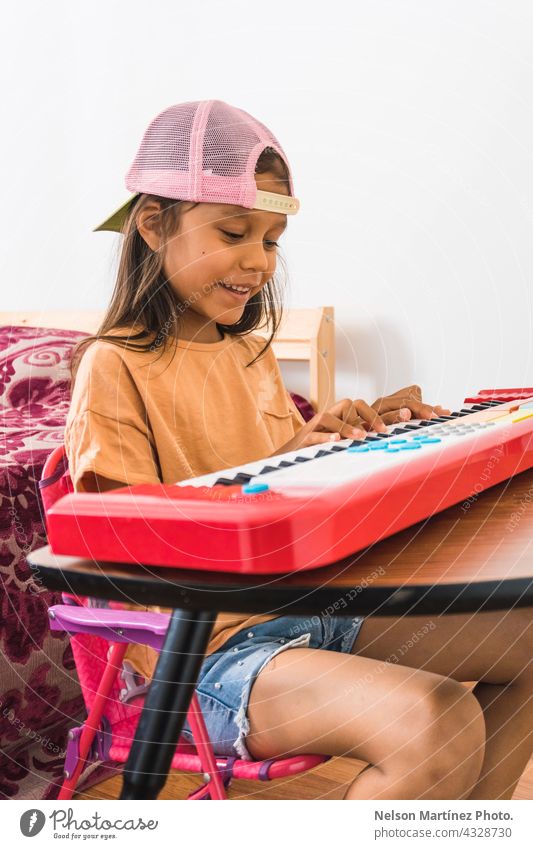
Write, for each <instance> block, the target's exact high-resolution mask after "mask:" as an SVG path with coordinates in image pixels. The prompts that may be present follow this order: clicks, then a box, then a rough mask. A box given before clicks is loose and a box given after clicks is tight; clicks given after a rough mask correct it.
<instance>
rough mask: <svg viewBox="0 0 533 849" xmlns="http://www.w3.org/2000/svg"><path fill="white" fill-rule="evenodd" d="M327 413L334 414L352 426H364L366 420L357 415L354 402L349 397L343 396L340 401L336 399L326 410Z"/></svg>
mask: <svg viewBox="0 0 533 849" xmlns="http://www.w3.org/2000/svg"><path fill="white" fill-rule="evenodd" d="M326 412H327V413H330V414H331V415H333V416H335V417H336V418H338V419H341V421H343V422H346V424H349V425H351V426H352V427H359V428H365V426H366V424H367V423H366V422H365V421H363V419H362V418H361V416H359V415H358V413H357V409H356V406H355V402H354V401H352V399H351V398H344V399H343V400H342V401H337V403H336V404H334V405H333V406H332V407H330V408H329V409H328V410H326Z"/></svg>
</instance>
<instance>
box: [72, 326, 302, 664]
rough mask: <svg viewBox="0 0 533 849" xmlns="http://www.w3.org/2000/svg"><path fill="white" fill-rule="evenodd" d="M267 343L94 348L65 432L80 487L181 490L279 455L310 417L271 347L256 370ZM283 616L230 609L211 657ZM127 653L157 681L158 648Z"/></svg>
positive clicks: (217, 629) (236, 340)
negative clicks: (98, 480) (177, 486)
mask: <svg viewBox="0 0 533 849" xmlns="http://www.w3.org/2000/svg"><path fill="white" fill-rule="evenodd" d="M135 329H136V328H132V329H130V332H132V331H133V330H135ZM114 335H117V336H127V335H128V330H125V329H120V330H116V331H114ZM264 344H265V341H264V340H263V339H262V338H261V337H259V336H255V335H253V334H248V335H247V336H231V335H229V334H226V335H225V336H224V338H223V339H222V340H221V341H220V342H214V343H210V344H206V343H199V342H188V341H186V340H178V341H177V346H176V347H174V344H173V343H172V344H171V343H168V344H167V345H166V346H165V347H164V349H163V353H161V349H157V350H154V351H147V352H137V351H131V350H127V349H125V348H123V347H121V346H119V345H116V344H114V343H112V342H104V341H102V340H98V341H96V342H94V343H92V344H91V345H90V346H89V347H88V348H87V349H86V351H85V353H84V355H83V357H82V359H81V362H80V364H79V367H78V371H77V374H76V380H75V383H74V387H73V392H72V401H71V406H70V410H69V414H68V417H67V423H66V430H65V447H66V451H67V455H68V461H69V470H70V474H71V477H72V481H73V484H74V488H75V490H76V491H78V492H80V491H82V490H83V482H82V477H83V475H84V474H85V473H86V472H95V473H96V474H99V475H102V476H104V477H106V478H110V479H111V480H117V481H123V482H124V483H127V484H138V483H157V482H159V481H162V482H163V483H167V484H172V483H175V482H176V481H181V480H185V479H188V478H192V477H197V476H199V475H204V474H208V473H210V472H216V471H219V470H223V469H227V468H230V467H232V466H239V465H244V464H245V463H249V462H252V461H254V460H259V459H261V458H263V457H269V456H271V455H272V454H273V453H274V451H276V450H277V449H279V448H280V447H281V446H282V445H284V444H285V443H286V442H288V441H289V440H290V439H292V437H293V436H294V435H295V434H296V433H297V431H298V430H299V429H300V428H301V427H302V425H303V424H304V420H303V418H302V416H301V415H300V413H299V412H298V410H297V408H296V406H295V405H294V403H293V401H292V399H291V397H290V395H289V393H288V391H287V389H286V388H285V386H284V384H283V379H282V377H281V372H280V369H279V365H278V362H277V360H276V358H275V356H274V352H273V351H272V348H271V347H269V348H268V349H267V351H266V352H265V353H264V354H263V355H262V356H261V357H259V359H258V360H257V361H256V362H255V363H254V364H253V365H252V366H250V367H249V368H246V364H247V363H249V362H250V361H251V360H252V359H253V358H254V357H255V356H256V354H257V353H259V351H260V350H261V349H262V347H263V346H264ZM127 606H128V607H129V608H130V609H137V610H141V609H142V610H147V609H149V610H156V611H157V610H158V611H165V612H170V609H169V608H162V607H150V608H146V607H141V606H139V605H133V604H128V605H127ZM274 618H275V616H273V615H269V614H264V615H254V616H251V615H249V614H246V613H242V614H234V613H231V614H230V613H220V614H219V615H218V616H217V619H216V622H215V625H214V628H213V633H212V635H211V639H210V641H209V645H208V649H207V653H208V654H211V653H212V652H214V651H216V650H217V649H219V648H220V647H221V645H222V644H223V643H224V642H225V641H226V640H228V639H229V638H230V637H231V636H232V635H233V634H235V633H236V632H237V631H240V630H241V629H242V628H250V627H252V626H253V625H257V624H259V623H260V622H267V621H268V620H269V619H274ZM126 657H127V658H128V659H129V660H130V662H131V663H132V664H133V665H134V666H135V667H136V669H137V670H138V671H139V672H140V673H141V674H142V675H143V676H144V677H145V678H149V677H151V676H152V673H153V669H154V667H155V664H156V661H157V652H156V651H155V650H154V649H151V648H149V647H147V646H139V645H131V646H129V647H128V650H127V652H126Z"/></svg>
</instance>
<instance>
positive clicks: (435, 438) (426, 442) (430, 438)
mask: <svg viewBox="0 0 533 849" xmlns="http://www.w3.org/2000/svg"><path fill="white" fill-rule="evenodd" d="M431 442H442V440H441V439H440V438H439V437H438V436H426V438H425V439H424V441H423V442H422V445H429V444H430V443H431Z"/></svg>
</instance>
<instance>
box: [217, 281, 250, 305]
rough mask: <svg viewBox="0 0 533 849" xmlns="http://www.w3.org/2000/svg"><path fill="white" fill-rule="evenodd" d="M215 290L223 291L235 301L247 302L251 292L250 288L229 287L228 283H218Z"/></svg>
mask: <svg viewBox="0 0 533 849" xmlns="http://www.w3.org/2000/svg"><path fill="white" fill-rule="evenodd" d="M215 288H216V289H223V290H224V291H226V292H227V293H228V295H231V296H232V297H233V298H234V299H235V300H237V301H241V302H242V301H247V300H248V298H249V297H250V292H251V291H252V286H230V284H229V283H222V281H220V280H219V281H218V283H217V284H216V287H215Z"/></svg>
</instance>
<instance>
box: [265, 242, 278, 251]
mask: <svg viewBox="0 0 533 849" xmlns="http://www.w3.org/2000/svg"><path fill="white" fill-rule="evenodd" d="M265 245H267V247H268V249H269V250H274V248H279V242H272V241H268V240H267V239H265Z"/></svg>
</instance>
